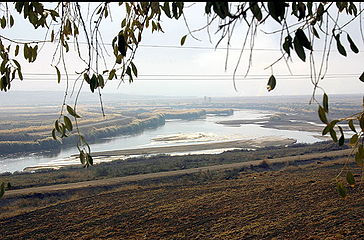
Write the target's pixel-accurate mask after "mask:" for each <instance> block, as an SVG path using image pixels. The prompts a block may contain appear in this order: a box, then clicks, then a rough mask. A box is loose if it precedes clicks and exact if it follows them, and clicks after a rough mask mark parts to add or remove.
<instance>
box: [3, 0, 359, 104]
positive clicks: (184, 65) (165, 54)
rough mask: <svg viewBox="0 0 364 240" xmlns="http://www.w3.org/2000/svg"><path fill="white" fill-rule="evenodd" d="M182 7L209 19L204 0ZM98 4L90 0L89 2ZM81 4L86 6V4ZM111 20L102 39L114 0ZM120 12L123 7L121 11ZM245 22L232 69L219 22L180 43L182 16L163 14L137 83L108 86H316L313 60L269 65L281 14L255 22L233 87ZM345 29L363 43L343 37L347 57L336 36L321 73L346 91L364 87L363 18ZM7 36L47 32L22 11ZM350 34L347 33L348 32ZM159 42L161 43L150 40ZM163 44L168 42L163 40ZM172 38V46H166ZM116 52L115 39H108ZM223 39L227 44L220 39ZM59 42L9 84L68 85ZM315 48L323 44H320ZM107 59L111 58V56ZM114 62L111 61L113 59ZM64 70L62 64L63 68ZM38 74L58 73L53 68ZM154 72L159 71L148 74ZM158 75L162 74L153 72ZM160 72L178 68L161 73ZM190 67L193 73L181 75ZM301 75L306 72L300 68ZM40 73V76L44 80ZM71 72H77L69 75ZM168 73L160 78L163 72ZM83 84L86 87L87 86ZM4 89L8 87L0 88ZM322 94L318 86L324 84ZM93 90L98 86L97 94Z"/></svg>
mask: <svg viewBox="0 0 364 240" xmlns="http://www.w3.org/2000/svg"><path fill="white" fill-rule="evenodd" d="M186 5H187V6H188V5H192V6H191V7H189V8H185V10H184V12H185V14H186V18H187V22H188V24H189V27H190V28H191V29H192V30H193V29H198V28H200V27H202V26H204V25H205V24H206V16H205V15H204V3H197V4H191V3H186ZM92 6H94V5H93V4H91V8H92ZM82 7H84V9H87V4H83V5H82ZM112 9H113V11H112V17H113V22H110V21H109V20H108V21H106V22H104V23H103V24H102V26H101V27H102V32H103V40H104V42H105V43H111V41H112V38H113V37H114V36H115V35H116V34H117V33H118V31H119V30H120V28H119V26H120V22H121V20H120V19H121V17H122V13H123V11H121V8H120V7H118V6H117V4H114V5H113V7H112ZM118 14H119V15H118ZM243 27H245V23H244V22H242V24H241V26H238V27H237V28H236V30H235V33H234V36H233V39H232V45H231V48H233V49H232V50H230V52H229V58H228V65H227V70H226V71H225V59H226V54H227V52H226V50H225V49H217V50H215V49H214V47H215V45H216V43H217V40H218V38H219V36H220V35H219V33H218V34H214V33H215V32H216V30H217V26H216V25H215V26H211V28H210V32H211V35H212V43H210V41H209V38H208V34H207V31H206V30H203V31H201V32H199V33H196V34H195V35H196V37H198V38H199V39H200V40H201V41H197V40H195V39H193V38H192V37H191V36H188V37H187V40H186V43H185V45H184V46H183V47H179V46H180V39H181V37H182V36H184V35H185V34H187V33H188V30H187V28H186V25H185V23H184V21H183V19H182V18H181V19H180V20H179V21H176V20H171V19H168V18H163V23H162V28H163V29H164V32H165V33H156V32H155V33H153V34H151V33H150V30H148V31H147V33H146V34H144V36H143V40H142V46H141V47H140V48H139V50H138V53H137V55H136V58H135V63H136V65H137V67H138V72H139V75H140V77H139V79H136V80H135V81H134V83H132V84H129V83H122V84H121V85H120V87H119V88H118V87H117V86H118V84H119V81H116V80H113V81H112V82H108V84H107V86H106V87H105V88H104V90H103V92H113V93H125V94H137V95H163V96H202V97H203V96H211V97H213V96H226V97H234V96H267V95H302V94H311V93H312V90H313V85H312V84H311V83H310V79H309V77H308V75H309V73H310V70H309V69H310V68H309V61H307V60H306V63H303V62H302V61H300V60H299V59H298V57H297V56H296V54H295V53H293V54H292V56H293V58H292V59H293V62H292V63H290V67H291V70H292V74H293V76H290V75H289V74H290V73H289V71H288V69H287V66H286V64H285V63H284V62H281V63H278V64H277V65H275V66H274V67H273V68H272V69H270V68H269V69H267V70H264V69H265V68H266V67H267V66H269V65H270V64H271V63H273V62H274V61H275V60H276V59H277V58H278V57H280V52H279V51H277V50H279V34H276V35H268V34H265V33H263V32H261V31H260V30H264V31H266V32H270V31H274V30H278V29H279V28H280V25H279V24H278V23H276V22H269V23H267V24H265V25H264V28H261V29H260V30H258V32H257V34H258V36H257V38H256V40H255V47H254V48H255V49H256V50H255V51H254V52H253V65H252V67H251V69H250V73H249V75H248V77H247V79H243V78H242V75H244V74H245V72H246V70H247V66H248V63H249V52H248V51H246V52H245V54H243V58H242V60H241V64H240V66H239V68H238V70H237V81H236V85H237V91H235V90H234V87H233V80H232V74H233V72H234V69H235V66H236V63H237V59H238V56H239V54H240V50H239V49H240V48H241V46H242V44H243V41H244V32H245V31H243V30H244V29H243ZM348 27H349V28H348V31H349V32H350V33H353V34H352V35H351V36H352V38H353V40H354V41H355V42H356V44H357V46H358V48H359V49H361V50H362V51H361V52H360V53H359V54H354V53H352V52H351V50H350V48H349V46H348V43H347V41H346V39H344V37H342V38H343V39H342V41H343V45H344V46H345V47H346V50H347V52H348V57H347V58H345V57H342V56H341V55H339V53H338V52H337V51H336V43H335V41H334V42H333V45H332V49H333V50H334V51H333V52H332V54H331V56H330V62H329V63H330V64H329V69H328V75H327V76H328V77H327V79H324V80H323V81H322V87H323V88H324V89H325V91H326V92H327V93H328V94H343V93H363V92H364V91H363V90H364V83H362V82H360V81H359V79H358V77H359V76H360V74H361V73H362V72H363V70H364V69H363V65H362V62H363V61H362V60H363V56H364V55H363V53H364V51H363V50H364V48H363V40H362V39H361V37H360V31H359V20H357V21H354V22H353V23H351V24H350V25H349V26H348ZM2 32H3V33H4V34H5V35H6V36H10V37H13V38H18V39H43V38H44V36H43V34H44V32H43V33H42V34H39V33H37V32H36V31H34V30H33V29H32V28H31V26H30V24H28V23H24V20H23V18H22V17H16V18H15V26H14V28H12V29H11V30H3V31H2ZM345 38H346V36H345ZM151 46H159V47H151ZM163 46H164V47H163ZM166 46H174V47H166ZM106 47H107V48H108V50H109V53H110V54H112V53H111V46H106ZM220 47H222V48H224V47H226V44H224V43H223V44H221V45H220ZM53 48H54V45H51V44H47V45H45V46H44V48H43V49H42V51H41V53H39V57H38V58H39V59H38V60H37V61H36V62H35V63H32V64H29V63H27V62H24V61H23V62H22V63H23V65H24V67H23V72H24V76H25V80H24V81H23V82H20V81H16V82H14V83H13V85H12V89H11V90H12V91H18V90H44V91H47V90H48V91H50V90H52V91H55V90H59V91H64V89H65V81H63V83H61V84H57V83H56V78H57V77H56V75H55V73H56V72H55V69H54V68H53V67H52V66H51V64H50V61H51V59H52V54H53V50H52V49H53ZM317 48H318V49H322V48H320V46H319V47H317ZM306 54H307V56H308V52H307V51H306ZM321 54H322V52H319V51H318V52H317V53H316V54H315V57H316V58H317V62H318V61H319V59H320V58H321ZM108 61H110V64H111V63H112V61H113V58H111V57H110V58H108ZM66 62H67V65H68V72H69V73H71V74H73V73H75V71H81V70H82V67H81V62H80V61H79V60H78V58H77V55H76V54H75V53H74V52H73V53H68V54H67V57H66ZM110 66H111V65H110ZM60 70H61V71H62V72H64V71H63V69H60ZM272 71H273V73H274V75H275V76H276V79H277V86H276V89H275V90H274V91H272V92H268V91H267V90H266V85H267V81H268V78H269V76H270V75H271V73H272ZM39 73H41V74H54V76H53V77H52V76H49V75H45V76H44V75H43V76H40V75H39ZM150 75H154V76H150ZM155 75H159V76H155ZM160 75H177V76H168V77H161V76H160ZM181 75H192V76H181ZM297 75H301V76H297ZM41 79H43V80H41ZM71 79H74V76H71ZM162 79H163V80H162ZM85 90H86V91H89V89H88V88H87V86H86V87H85ZM0 94H4V93H0ZM319 94H321V92H319ZM95 95H96V94H95Z"/></svg>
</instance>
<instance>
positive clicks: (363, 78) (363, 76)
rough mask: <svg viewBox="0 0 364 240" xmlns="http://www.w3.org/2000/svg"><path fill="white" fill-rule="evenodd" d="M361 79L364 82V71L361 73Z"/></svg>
mask: <svg viewBox="0 0 364 240" xmlns="http://www.w3.org/2000/svg"><path fill="white" fill-rule="evenodd" d="M359 80H360V81H362V82H364V72H363V73H362V74H361V75H360V77H359Z"/></svg>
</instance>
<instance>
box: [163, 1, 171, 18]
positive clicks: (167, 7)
mask: <svg viewBox="0 0 364 240" xmlns="http://www.w3.org/2000/svg"><path fill="white" fill-rule="evenodd" d="M162 9H163V11H164V13H165V14H166V15H167V17H169V18H172V15H171V9H170V8H169V2H164V5H163V8H162Z"/></svg>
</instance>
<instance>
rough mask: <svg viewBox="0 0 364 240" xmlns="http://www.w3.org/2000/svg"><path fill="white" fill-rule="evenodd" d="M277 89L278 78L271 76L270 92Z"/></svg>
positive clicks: (268, 87) (268, 86) (269, 81)
mask: <svg viewBox="0 0 364 240" xmlns="http://www.w3.org/2000/svg"><path fill="white" fill-rule="evenodd" d="M275 87H276V78H275V77H274V76H273V75H272V76H270V78H269V80H268V84H267V89H268V92H270V91H272V90H273V89H274V88H275Z"/></svg>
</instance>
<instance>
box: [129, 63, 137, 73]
mask: <svg viewBox="0 0 364 240" xmlns="http://www.w3.org/2000/svg"><path fill="white" fill-rule="evenodd" d="M130 64H131V69H132V70H133V73H134V76H135V77H138V69H137V67H136V66H135V64H134V63H133V62H130Z"/></svg>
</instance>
